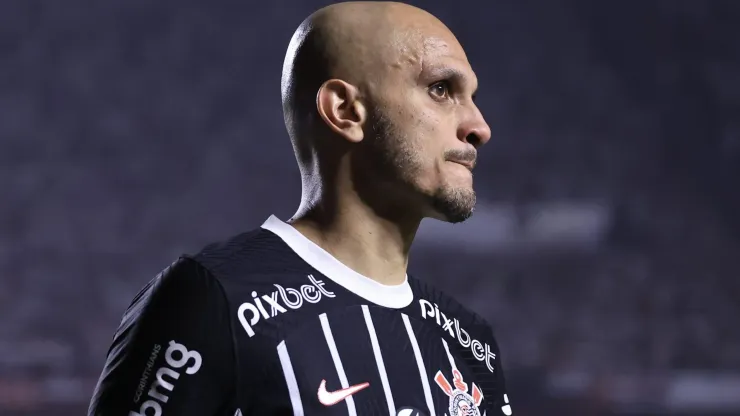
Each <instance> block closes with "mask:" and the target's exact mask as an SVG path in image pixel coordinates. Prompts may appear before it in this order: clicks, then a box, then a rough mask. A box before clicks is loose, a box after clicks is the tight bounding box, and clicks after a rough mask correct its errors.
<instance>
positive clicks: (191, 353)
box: [129, 341, 203, 416]
mask: <svg viewBox="0 0 740 416" xmlns="http://www.w3.org/2000/svg"><path fill="white" fill-rule="evenodd" d="M160 350H161V346H160V345H159V344H157V345H155V346H154V349H153V350H152V354H151V355H150V356H149V361H148V362H147V367H146V369H145V370H144V374H143V376H142V378H141V380H140V381H139V387H138V388H137V390H136V394H135V396H134V402H135V403H139V401H141V396H143V394H144V390H145V389H146V385H147V383H148V380H149V378H150V376H151V372H152V367H154V362H155V361H156V358H157V355H158V354H159V352H160ZM164 359H165V362H166V364H167V365H164V366H162V367H160V368H158V369H157V372H156V373H155V378H156V379H155V380H154V381H153V382H152V383H151V386H150V387H149V391H147V396H146V399H147V400H146V401H145V402H144V403H142V404H141V406H140V407H139V409H138V412H135V411H130V412H129V416H162V404H165V403H167V401H168V400H169V395H170V394H172V391H173V390H174V389H175V383H176V382H177V380H179V379H180V376H181V375H182V373H183V372H184V373H185V374H187V375H193V374H195V373H197V372H198V370H200V367H201V365H202V364H203V358H202V357H201V356H200V353H199V352H198V351H195V350H188V349H187V347H185V346H184V345H182V344H179V343H177V342H175V341H170V342H169V344H168V345H167V349H166V350H165V352H164Z"/></svg>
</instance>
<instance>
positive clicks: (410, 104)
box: [368, 31, 491, 222]
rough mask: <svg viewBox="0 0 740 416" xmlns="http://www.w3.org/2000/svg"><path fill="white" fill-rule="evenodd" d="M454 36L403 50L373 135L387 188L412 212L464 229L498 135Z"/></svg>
mask: <svg viewBox="0 0 740 416" xmlns="http://www.w3.org/2000/svg"><path fill="white" fill-rule="evenodd" d="M448 33H449V32H447V33H445V32H444V31H442V33H441V36H436V37H423V38H422V39H420V40H419V42H418V43H419V45H418V47H416V48H414V47H406V48H401V51H399V53H398V59H397V60H396V61H395V62H394V63H393V64H391V65H390V66H389V69H388V71H387V74H385V76H384V77H382V79H380V80H379V81H377V82H376V84H375V88H374V89H375V90H376V91H375V92H374V93H373V94H372V95H373V98H372V99H373V102H374V104H375V105H374V106H373V107H372V108H371V109H370V111H369V118H370V120H369V127H370V131H369V132H368V135H369V136H371V137H369V138H371V146H372V147H373V149H374V152H373V154H374V155H375V156H376V157H374V158H373V159H375V160H376V161H379V162H380V164H377V163H376V164H375V168H376V169H378V170H380V175H379V176H380V177H381V178H382V179H381V180H385V181H386V182H391V183H392V184H393V187H394V188H395V189H394V190H396V191H398V194H401V195H402V198H403V199H405V200H404V201H403V202H404V204H413V205H414V206H413V207H410V208H413V209H416V210H418V211H419V212H420V213H421V214H422V215H424V216H428V217H432V218H437V219H440V220H443V221H448V222H461V221H464V220H465V219H467V218H468V217H470V215H471V214H472V212H473V208H474V206H475V191H474V190H473V175H472V172H471V171H472V168H473V167H474V166H475V161H476V153H477V152H476V149H477V148H479V147H480V146H482V145H483V144H485V143H486V142H487V141H488V140H489V139H490V135H491V133H490V128H489V127H488V125H487V124H486V122H485V120H484V119H483V116H482V115H481V113H480V111H479V110H478V108H477V106H476V105H475V104H474V102H473V97H474V93H475V90H476V88H477V81H476V79H475V74H474V73H473V70H472V69H471V68H470V64H469V63H468V61H467V58H466V56H465V53H464V51H463V49H462V47H461V46H460V45H459V43H458V42H457V40H456V39H455V38H454V37H453V36H452V35H451V34H448ZM409 43H413V40H409ZM389 197H391V194H389ZM407 206H408V205H407Z"/></svg>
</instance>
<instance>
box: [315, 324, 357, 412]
mask: <svg viewBox="0 0 740 416" xmlns="http://www.w3.org/2000/svg"><path fill="white" fill-rule="evenodd" d="M319 320H320V321H321V328H322V329H323V330H324V338H326V345H328V346H329V352H331V358H332V360H334V367H336V369H337V376H339V382H340V383H342V388H343V389H346V388H348V387H349V381H347V374H345V373H344V366H342V359H341V358H339V351H337V344H336V343H334V335H332V333H331V327H330V326H329V319H328V318H327V317H326V314H325V313H322V314H321V315H319ZM344 401H345V402H347V411H348V412H349V416H357V411H356V410H355V399H353V398H352V396H349V397H347V398H346V399H344Z"/></svg>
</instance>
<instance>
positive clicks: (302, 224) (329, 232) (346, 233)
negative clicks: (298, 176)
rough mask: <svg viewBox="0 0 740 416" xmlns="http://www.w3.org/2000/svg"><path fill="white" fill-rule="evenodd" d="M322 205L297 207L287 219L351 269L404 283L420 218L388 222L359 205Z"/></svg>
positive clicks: (384, 280) (392, 282) (387, 281)
mask: <svg viewBox="0 0 740 416" xmlns="http://www.w3.org/2000/svg"><path fill="white" fill-rule="evenodd" d="M322 205H325V204H321V203H319V204H317V205H315V206H314V207H313V208H311V209H307V210H300V209H299V211H298V212H297V213H296V215H295V216H294V217H293V218H292V219H291V220H290V221H289V222H290V223H291V225H292V226H293V227H295V229H296V230H298V231H299V232H300V233H301V234H303V235H304V236H305V237H306V238H308V239H309V240H311V241H313V242H314V243H315V244H317V245H318V246H319V247H321V248H323V249H324V250H326V251H327V252H328V253H330V254H331V255H332V256H334V257H335V258H336V259H337V260H339V261H340V262H342V263H344V264H345V265H346V266H347V267H349V268H351V269H353V270H354V271H356V272H358V273H360V274H362V275H364V276H367V277H368V278H370V279H373V280H375V281H377V282H379V283H381V284H384V285H398V284H401V283H403V281H404V280H405V279H406V268H407V266H408V258H409V250H410V249H411V243H412V241H413V239H414V236H415V235H416V231H417V229H418V228H419V223H420V220H407V221H391V220H388V219H384V218H382V217H379V216H377V215H375V213H374V212H373V211H372V210H371V209H370V208H368V207H366V206H363V205H359V204H353V205H354V207H349V206H343V207H337V206H334V207H331V208H329V207H326V206H322Z"/></svg>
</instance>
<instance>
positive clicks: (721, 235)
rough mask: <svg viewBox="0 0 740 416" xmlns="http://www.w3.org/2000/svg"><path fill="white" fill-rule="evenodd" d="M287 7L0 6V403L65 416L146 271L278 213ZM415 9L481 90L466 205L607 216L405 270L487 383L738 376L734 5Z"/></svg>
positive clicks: (284, 208) (286, 177) (93, 374)
mask: <svg viewBox="0 0 740 416" xmlns="http://www.w3.org/2000/svg"><path fill="white" fill-rule="evenodd" d="M293 3H295V4H293ZM293 3H291V2H290V1H287V0H278V1H272V2H262V3H259V4H246V3H238V2H232V1H226V2H202V1H197V0H181V1H179V2H177V3H171V2H156V3H152V2H145V1H143V0H127V1H123V0H114V1H107V2H95V1H92V0H72V1H65V2H40V1H9V2H2V4H0V189H2V195H3V196H2V198H1V199H0V200H1V201H2V203H0V318H1V319H0V413H2V414H6V413H3V409H8V410H7V411H8V412H9V411H10V410H9V409H24V408H29V409H30V408H33V407H34V406H36V404H38V403H41V402H53V403H57V404H55V406H56V407H55V409H57V413H56V414H61V413H59V412H61V410H59V409H62V406H64V403H67V404H68V405H70V406H80V405H79V403H81V402H84V401H86V400H88V399H89V395H90V393H91V391H92V390H91V389H92V383H94V381H95V379H96V378H97V375H98V373H99V371H100V369H101V367H102V364H103V360H104V357H105V354H106V350H107V347H108V345H109V343H110V340H111V338H112V335H113V332H114V330H115V328H116V326H117V324H118V322H119V321H120V317H121V314H122V313H123V311H124V309H125V308H126V306H127V305H128V302H129V301H130V300H131V298H132V297H133V295H134V294H135V293H136V292H137V291H138V290H139V288H141V287H142V286H143V285H144V283H145V282H146V281H148V280H149V279H151V278H152V277H153V276H154V275H155V274H156V273H157V272H158V271H159V270H161V269H162V268H163V267H165V266H166V265H168V264H169V263H170V262H171V261H172V260H174V259H175V258H176V256H178V255H179V254H181V253H184V252H191V253H192V252H195V251H197V250H198V249H200V248H201V247H203V246H204V245H205V244H207V243H209V242H211V241H214V240H218V239H222V238H225V237H228V236H230V235H232V234H235V233H237V232H240V231H243V230H246V229H250V228H254V227H255V226H257V225H259V224H260V223H261V222H262V221H263V220H264V219H265V218H266V217H267V216H268V215H269V214H272V213H276V214H278V216H280V217H281V218H283V219H287V218H288V217H289V216H290V215H291V214H292V209H293V208H294V207H295V206H296V205H297V203H298V195H299V192H300V189H299V183H298V176H297V175H298V172H297V169H296V167H295V166H294V165H295V163H294V160H293V157H292V149H291V147H290V144H289V141H288V140H287V137H286V134H285V132H284V127H283V121H282V115H281V113H280V108H281V107H280V98H279V78H280V68H281V65H282V56H283V54H284V49H285V47H286V46H287V43H288V41H289V38H290V36H291V34H292V31H293V30H294V29H295V27H296V26H297V24H298V23H299V22H300V20H301V19H302V18H303V17H304V16H305V15H307V14H308V13H309V12H310V11H312V10H313V9H315V8H316V7H318V6H320V5H322V4H324V3H321V2H316V1H311V2H302V3H300V4H299V2H293ZM416 3H418V4H419V5H421V6H424V7H425V8H427V9H429V10H430V11H432V12H434V13H435V14H437V15H438V16H439V17H440V18H442V20H444V21H445V22H447V23H448V24H449V25H450V26H451V28H452V29H453V31H455V32H456V33H457V34H458V35H459V38H460V40H461V42H462V43H463V45H464V46H465V47H466V49H467V51H468V54H469V56H470V59H471V62H472V64H473V66H474V68H475V69H476V71H477V73H478V77H479V78H480V81H481V93H480V106H481V108H482V110H483V112H484V114H485V115H486V116H487V117H488V118H489V123H490V124H491V127H492V129H493V140H492V141H491V142H490V144H489V145H488V148H487V149H485V150H484V151H483V152H482V153H481V156H480V167H479V169H478V170H477V172H476V181H477V183H478V188H479V194H480V195H479V198H480V199H481V200H482V201H486V202H490V203H499V202H506V203H509V204H513V206H516V207H521V209H522V210H524V209H525V208H526V207H527V206H528V205H529V204H532V203H537V202H542V201H566V202H567V201H583V200H585V201H599V203H600V204H603V206H605V207H606V208H607V209H608V210H609V212H610V213H611V214H612V215H611V216H610V218H611V222H610V224H609V230H608V231H609V232H608V233H607V235H606V236H605V238H603V240H602V241H600V242H599V243H598V244H595V245H593V246H592V247H590V248H589V249H588V250H570V251H568V250H552V249H538V250H511V251H506V250H504V251H493V250H492V252H491V253H488V254H484V255H481V254H480V253H478V254H473V253H469V252H466V250H465V248H464V247H448V248H447V249H442V250H443V251H444V252H442V253H437V252H434V251H431V250H417V252H415V253H414V257H413V259H412V268H411V272H412V273H413V274H416V275H418V276H419V277H422V278H424V279H427V280H430V281H432V282H433V283H434V284H436V285H438V286H440V287H443V288H445V289H447V290H449V291H451V292H453V293H454V294H455V295H457V297H458V298H460V299H461V300H462V301H464V302H465V303H466V304H468V305H469V306H471V307H472V308H473V309H475V310H477V311H478V312H479V313H480V314H482V315H483V316H485V317H486V318H487V319H488V320H490V321H491V322H492V323H493V324H494V327H495V328H496V333H497V336H498V339H499V342H500V344H501V347H502V352H503V354H504V357H505V363H506V366H507V372H508V373H509V374H511V377H512V379H513V380H516V379H517V377H522V379H526V377H533V378H532V380H535V379H536V380H544V379H545V378H547V377H548V375H552V374H566V373H581V374H589V375H591V376H596V377H598V376H600V375H610V376H614V375H615V374H631V375H643V376H645V377H655V376H661V375H665V374H670V373H671V372H674V371H679V370H699V371H724V372H727V371H735V372H740V331H738V330H737V327H738V325H737V323H735V322H734V321H735V320H736V319H737V318H738V317H740V281H739V280H738V277H739V276H740V257H739V256H738V255H737V254H738V253H739V252H740V251H739V249H740V215H739V214H737V213H738V212H740V191H738V189H740V188H739V187H738V185H737V183H739V182H740V118H738V116H737V114H738V110H740V100H739V98H740V67H739V64H740V29H738V26H737V21H738V19H740V3H734V2H723V1H717V2H674V1H649V2H627V3H623V2H589V1H585V0H564V1H560V2H547V1H534V0H523V1H516V2H515V1H494V2H491V3H490V4H488V3H486V4H485V5H484V4H482V3H481V4H478V3H476V2H471V3H470V5H469V6H461V5H460V4H458V3H459V2H457V3H454V4H453V3H448V2H441V1H434V2H423V3H421V2H416ZM478 9H480V10H479V11H475V10H478ZM532 374H536V375H532ZM538 377H539V378H538ZM532 383H535V382H534V381H532V382H530V383H529V384H527V383H525V384H524V387H522V389H523V390H522V392H521V393H520V394H519V397H522V396H525V397H526V394H525V393H528V392H530V391H531V392H534V391H535V390H536V389H535V387H534V386H533V384H532ZM542 383H545V382H544V381H543V382H542ZM524 389H527V390H526V391H524ZM542 394H543V397H544V396H547V393H542ZM534 395H535V393H532V397H534ZM524 400H530V401H534V400H535V399H534V398H530V399H526V398H525V399H524ZM578 406H586V405H585V404H583V403H581V404H579V405H578ZM582 408H585V407H582ZM77 411H78V412H79V410H77ZM584 412H585V411H584ZM8 414H9V413H8ZM26 414H28V413H26ZM534 414H541V413H534ZM578 414H584V415H585V414H586V413H578Z"/></svg>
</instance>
